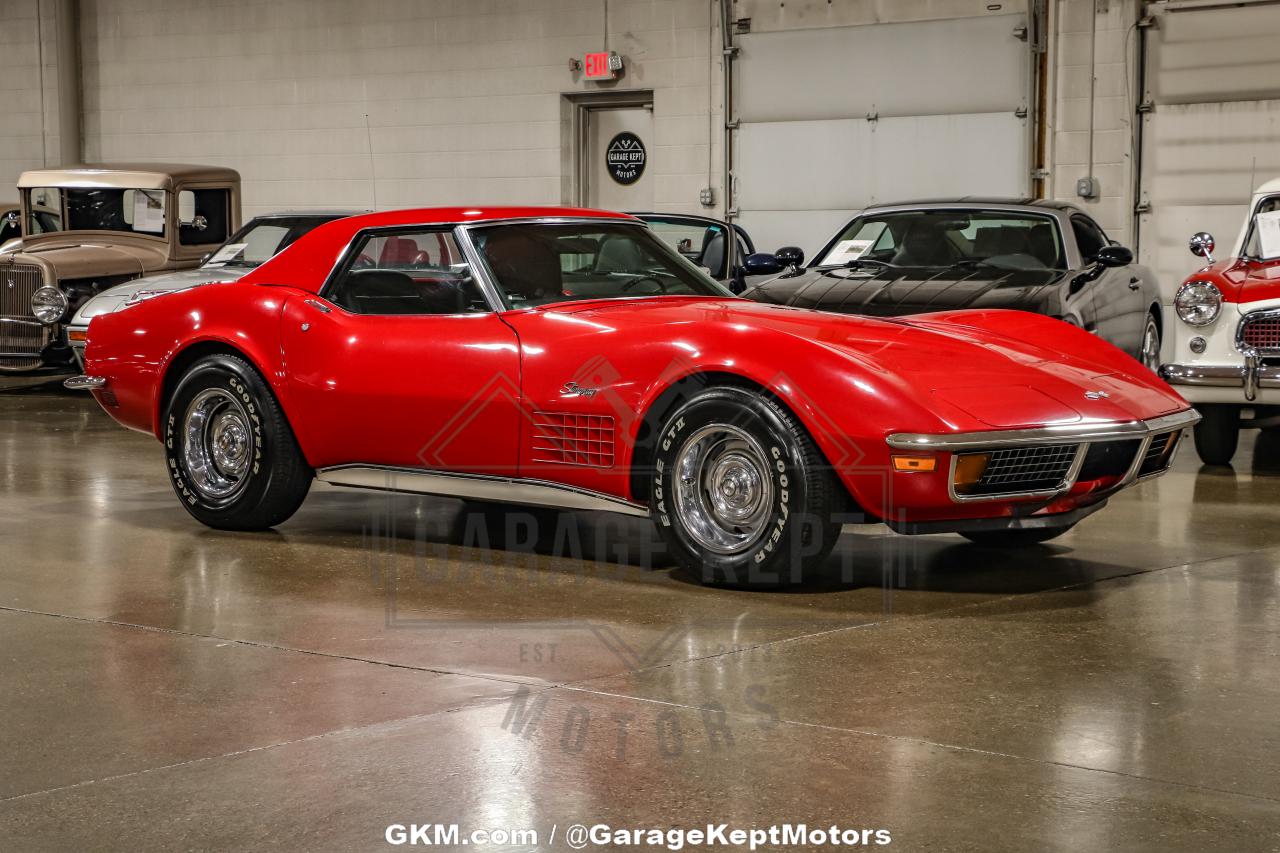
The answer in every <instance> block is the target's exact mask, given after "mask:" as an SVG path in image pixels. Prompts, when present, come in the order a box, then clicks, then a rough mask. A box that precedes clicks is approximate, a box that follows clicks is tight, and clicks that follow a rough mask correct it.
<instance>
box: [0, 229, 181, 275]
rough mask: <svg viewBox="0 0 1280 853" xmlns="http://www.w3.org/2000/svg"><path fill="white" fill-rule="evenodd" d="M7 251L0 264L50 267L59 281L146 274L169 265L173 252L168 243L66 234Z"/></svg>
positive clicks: (14, 247) (28, 242)
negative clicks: (108, 239)
mask: <svg viewBox="0 0 1280 853" xmlns="http://www.w3.org/2000/svg"><path fill="white" fill-rule="evenodd" d="M5 249H6V251H5V252H4V253H2V254H0V265H3V264H21V263H30V264H35V265H36V266H40V267H49V268H51V269H52V270H53V273H54V275H55V276H56V277H57V278H58V279H59V280H63V279H71V278H88V277H89V276H115V275H146V274H147V273H149V272H156V271H158V270H161V269H164V268H165V267H166V266H169V249H168V246H167V245H166V244H164V243H157V244H155V245H148V244H145V243H141V242H138V243H133V242H120V243H116V242H108V241H107V240H103V239H101V238H100V239H97V240H94V239H90V238H82V237H81V238H78V237H73V236H71V235H66V236H56V237H54V236H50V237H41V238H39V239H37V240H31V239H24V240H22V242H21V243H18V244H16V245H8V244H6V247H5Z"/></svg>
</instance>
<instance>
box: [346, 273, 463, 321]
mask: <svg viewBox="0 0 1280 853" xmlns="http://www.w3.org/2000/svg"><path fill="white" fill-rule="evenodd" d="M333 301H334V302H335V303H337V304H338V305H341V306H342V307H343V308H345V309H347V310H348V311H350V312H351V313H353V314H459V313H462V311H463V310H464V306H463V304H462V294H461V293H460V292H459V291H458V289H457V288H456V287H454V286H453V285H452V284H450V283H448V282H442V281H427V282H416V281H414V280H413V279H412V278H410V277H409V275H408V274H407V273H403V272H400V271H398V270H355V271H354V272H352V273H349V274H348V275H347V277H346V279H345V280H343V282H342V284H341V285H340V286H339V288H338V292H337V293H336V294H335V295H334V300H333Z"/></svg>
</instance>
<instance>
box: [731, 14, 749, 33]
mask: <svg viewBox="0 0 1280 853" xmlns="http://www.w3.org/2000/svg"><path fill="white" fill-rule="evenodd" d="M733 28H734V29H735V30H737V31H738V32H739V33H749V32H751V19H750V18H739V19H738V20H736V21H734V22H733Z"/></svg>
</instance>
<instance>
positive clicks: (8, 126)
mask: <svg viewBox="0 0 1280 853" xmlns="http://www.w3.org/2000/svg"><path fill="white" fill-rule="evenodd" d="M54 12H55V10H54V5H53V3H52V2H47V0H46V1H45V2H41V0H0V202H6V201H17V200H18V193H17V190H15V189H14V185H15V184H16V183H17V181H18V174H19V173H21V172H22V171H23V170H24V169H31V168H34V167H38V166H40V165H42V164H43V163H44V162H45V161H46V159H47V158H53V159H55V160H56V159H57V157H58V150H59V138H58V67H57V63H58V46H57V39H56V38H55V29H54Z"/></svg>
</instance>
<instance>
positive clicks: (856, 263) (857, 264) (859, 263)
mask: <svg viewBox="0 0 1280 853" xmlns="http://www.w3.org/2000/svg"><path fill="white" fill-rule="evenodd" d="M867 264H875V265H876V266H878V267H891V266H893V264H891V263H889V262H888V261H882V260H879V259H877V258H854V259H853V260H851V261H846V262H845V263H843V264H841V266H842V267H844V268H845V269H847V270H856V269H861V268H862V267H864V266H866V265H867Z"/></svg>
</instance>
